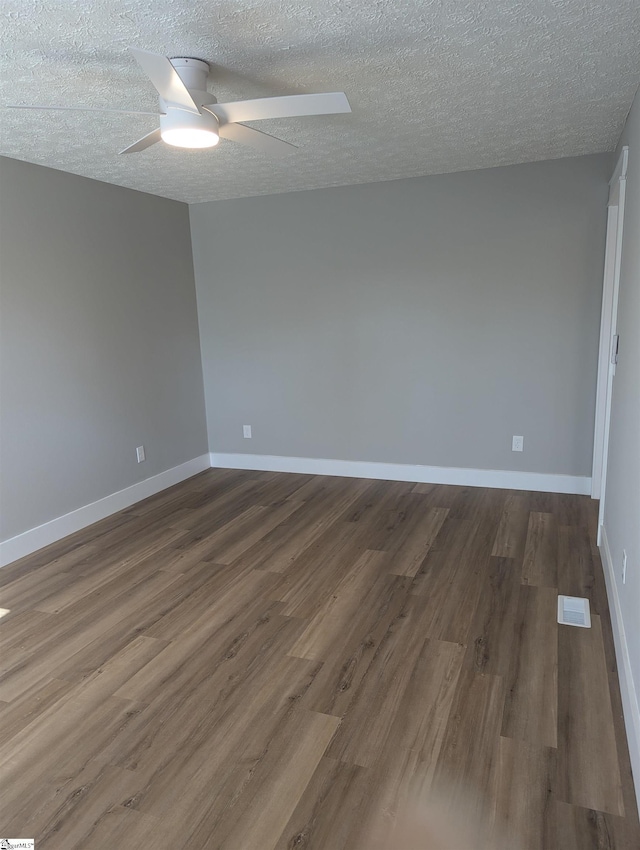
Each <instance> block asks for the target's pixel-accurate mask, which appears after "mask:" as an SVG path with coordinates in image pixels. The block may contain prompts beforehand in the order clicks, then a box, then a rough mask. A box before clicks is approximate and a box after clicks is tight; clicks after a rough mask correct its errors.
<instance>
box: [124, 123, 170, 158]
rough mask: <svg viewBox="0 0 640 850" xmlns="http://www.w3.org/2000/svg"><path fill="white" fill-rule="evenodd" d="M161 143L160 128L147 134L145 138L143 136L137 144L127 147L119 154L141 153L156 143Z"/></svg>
mask: <svg viewBox="0 0 640 850" xmlns="http://www.w3.org/2000/svg"><path fill="white" fill-rule="evenodd" d="M160 141H162V135H161V133H160V127H158V129H157V130H152V131H151V132H150V133H147V135H146V136H143V137H142V138H141V139H138V141H137V142H134V143H133V144H132V145H129V147H128V148H125V149H124V150H123V151H120V153H138V151H143V150H144V149H145V148H150V147H151V145H155V143H156V142H160Z"/></svg>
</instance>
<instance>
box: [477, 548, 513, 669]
mask: <svg viewBox="0 0 640 850" xmlns="http://www.w3.org/2000/svg"><path fill="white" fill-rule="evenodd" d="M520 587H521V584H520V569H519V568H518V566H517V562H516V561H514V559H512V558H498V557H494V556H492V557H491V558H490V560H489V568H488V570H487V571H486V572H485V573H483V574H482V576H481V590H480V594H479V597H478V604H477V606H476V611H475V615H474V617H473V621H472V625H471V629H470V631H469V634H468V637H467V658H466V664H467V665H468V666H471V667H472V668H473V669H474V670H475V671H476V672H477V673H491V674H493V675H497V676H507V674H508V673H509V668H510V665H511V659H512V656H513V651H514V637H515V635H516V634H517V623H518V600H519V598H520Z"/></svg>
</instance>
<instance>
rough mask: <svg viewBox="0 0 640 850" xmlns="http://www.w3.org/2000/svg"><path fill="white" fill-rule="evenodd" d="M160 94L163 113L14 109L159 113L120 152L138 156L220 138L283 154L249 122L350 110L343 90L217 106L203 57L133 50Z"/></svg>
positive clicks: (286, 148) (278, 142)
mask: <svg viewBox="0 0 640 850" xmlns="http://www.w3.org/2000/svg"><path fill="white" fill-rule="evenodd" d="M129 49H130V50H131V52H132V53H133V55H134V56H135V58H136V60H137V62H138V64H139V65H140V67H141V68H142V70H143V71H144V72H145V74H146V75H147V76H148V77H149V79H150V80H151V82H152V83H153V85H154V86H155V88H156V90H157V92H158V94H159V96H160V97H159V107H160V109H159V112H158V113H156V112H136V111H134V110H129V109H100V108H96V107H83V106H23V105H17V104H15V105H11V107H10V108H12V109H60V110H69V111H82V112H120V113H126V114H129V115H159V117H160V126H159V127H158V128H157V129H155V130H152V131H151V132H150V133H147V135H146V136H143V137H142V138H141V139H138V141H137V142H134V143H133V144H132V145H129V146H128V147H126V148H125V149H124V150H122V151H120V153H137V152H138V151H142V150H145V148H148V147H150V146H151V145H155V144H156V142H159V141H163V142H166V143H167V144H168V145H174V146H175V147H180V148H210V147H213V145H217V144H218V142H219V140H220V139H221V138H223V139H229V140H230V141H232V142H239V143H240V144H242V145H248V146H249V147H252V148H255V149H256V150H259V151H261V152H262V153H267V154H272V155H280V154H286V153H290V152H291V151H293V150H295V149H296V146H295V145H292V144H290V143H289V142H285V141H283V140H282V139H276V138H275V137H274V136H269V135H267V133H262V132H261V131H260V130H255V129H253V128H252V127H245V126H244V124H243V122H244V121H261V120H263V119H266V118H296V117H301V116H304V115H332V114H336V113H339V112H351V107H350V106H349V101H348V100H347V96H346V95H345V94H344V92H324V93H322V94H295V95H286V96H284V97H261V98H258V99H256V100H238V101H235V102H233V103H218V101H217V99H216V98H215V97H214V96H213V95H212V94H211V93H210V92H208V91H207V77H208V75H209V65H208V63H207V62H204V61H203V60H201V59H190V58H179V59H167V57H166V56H160V55H158V54H157V53H149V52H148V51H146V50H138V49H137V48H135V47H130V48H129Z"/></svg>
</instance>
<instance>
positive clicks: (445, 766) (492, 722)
mask: <svg viewBox="0 0 640 850" xmlns="http://www.w3.org/2000/svg"><path fill="white" fill-rule="evenodd" d="M503 704H504V683H503V680H502V677H501V676H490V675H488V674H486V673H475V672H473V671H471V670H466V669H465V670H462V671H461V673H460V676H459V678H458V682H457V685H456V692H455V694H454V697H453V703H452V706H451V710H450V713H449V718H448V722H447V726H446V728H445V731H444V736H443V740H442V744H441V747H440V751H439V754H438V760H437V762H436V765H435V769H434V771H433V778H432V780H431V786H430V790H431V793H432V794H437V795H439V796H441V797H442V798H443V799H446V800H447V807H448V814H449V816H450V817H451V818H452V819H455V818H456V817H458V816H459V814H458V813H459V812H465V813H466V816H468V817H469V818H471V819H472V822H473V823H474V825H475V827H474V828H475V829H476V830H477V834H478V835H479V836H483V837H484V836H485V835H487V834H488V831H489V830H490V828H491V826H492V821H491V814H490V812H491V803H492V800H491V788H492V783H493V782H494V776H495V770H496V765H497V753H498V747H499V742H500V723H501V719H502V707H503ZM484 840H485V843H486V839H484Z"/></svg>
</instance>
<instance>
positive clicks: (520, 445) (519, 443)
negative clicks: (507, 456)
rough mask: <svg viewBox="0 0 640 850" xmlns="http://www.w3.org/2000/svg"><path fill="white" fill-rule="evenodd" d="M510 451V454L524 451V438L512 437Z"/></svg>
mask: <svg viewBox="0 0 640 850" xmlns="http://www.w3.org/2000/svg"><path fill="white" fill-rule="evenodd" d="M511 451H512V452H523V451H524V437H513V439H512V440H511Z"/></svg>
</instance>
